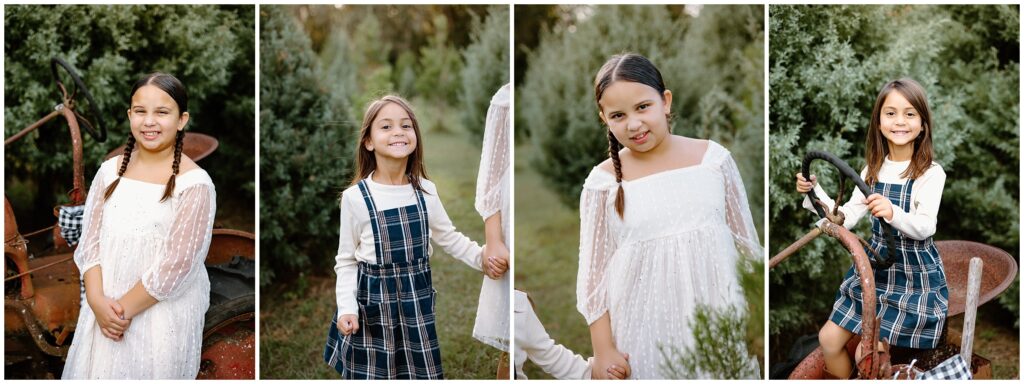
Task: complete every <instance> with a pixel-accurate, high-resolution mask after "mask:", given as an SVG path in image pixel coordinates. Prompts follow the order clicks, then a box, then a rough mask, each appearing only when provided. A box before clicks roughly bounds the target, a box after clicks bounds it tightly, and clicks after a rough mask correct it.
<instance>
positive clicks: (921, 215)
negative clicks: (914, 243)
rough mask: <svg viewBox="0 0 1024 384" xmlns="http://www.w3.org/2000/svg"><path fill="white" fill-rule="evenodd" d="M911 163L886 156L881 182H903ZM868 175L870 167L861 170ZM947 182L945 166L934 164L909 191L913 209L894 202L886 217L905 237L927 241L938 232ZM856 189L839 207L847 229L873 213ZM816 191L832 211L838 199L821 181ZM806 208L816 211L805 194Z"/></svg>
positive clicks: (862, 195)
mask: <svg viewBox="0 0 1024 384" xmlns="http://www.w3.org/2000/svg"><path fill="white" fill-rule="evenodd" d="M908 166H910V161H909V160H908V161H891V160H889V158H888V157H886V158H885V161H884V162H883V163H882V167H881V168H880V169H879V170H878V181H879V182H882V183H889V184H903V183H905V182H906V181H907V179H906V178H904V177H902V176H901V175H902V174H903V171H905V170H906V169H907V167H908ZM866 176H867V168H865V169H863V170H861V172H860V177H861V178H864V177H866ZM945 184H946V173H945V172H944V171H943V170H942V166H941V165H939V164H937V163H932V166H931V167H930V168H928V170H927V171H925V172H924V174H923V175H921V177H919V178H917V180H915V181H914V186H913V188H912V189H911V191H910V211H909V212H907V211H904V210H902V209H900V207H898V206H896V205H893V207H892V220H885V219H883V220H885V222H886V223H889V224H890V225H892V226H893V228H896V229H897V230H899V231H900V232H901V233H903V235H904V236H907V237H910V238H912V239H914V240H924V239H927V238H929V237H931V236H932V235H934V234H935V224H936V221H937V218H938V214H939V204H940V203H941V202H942V190H943V188H944V187H945ZM853 190H854V192H853V196H851V197H850V200H849V201H847V202H846V204H843V206H841V207H839V210H840V211H842V212H843V214H844V215H845V216H846V221H844V222H843V226H845V227H846V228H848V229H849V228H853V226H854V225H856V224H857V222H858V221H860V219H861V218H862V217H864V215H870V214H871V212H869V211H868V207H867V205H866V204H864V198H865V197H864V194H863V193H861V192H860V190H859V189H857V188H853ZM869 192H870V191H869ZM814 193H815V195H817V196H818V198H819V199H821V201H822V202H823V203H825V205H827V206H828V207H829V208H828V209H829V210H831V209H832V207H833V206H834V205H835V201H834V200H832V198H830V197H829V196H828V195H827V194H826V193H825V190H824V189H823V188H822V187H821V185H820V184H819V185H816V186H815V187H814ZM803 207H804V208H806V209H808V210H811V211H814V207H813V206H812V205H811V199H810V198H808V197H804V203H803Z"/></svg>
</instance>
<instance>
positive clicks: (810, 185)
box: [796, 172, 818, 193]
mask: <svg viewBox="0 0 1024 384" xmlns="http://www.w3.org/2000/svg"><path fill="white" fill-rule="evenodd" d="M816 184H818V177H817V176H814V175H811V181H807V179H805V178H804V175H803V173H802V172H797V173H796V191H797V192H800V193H807V192H810V191H811V190H812V189H814V186H815V185H816Z"/></svg>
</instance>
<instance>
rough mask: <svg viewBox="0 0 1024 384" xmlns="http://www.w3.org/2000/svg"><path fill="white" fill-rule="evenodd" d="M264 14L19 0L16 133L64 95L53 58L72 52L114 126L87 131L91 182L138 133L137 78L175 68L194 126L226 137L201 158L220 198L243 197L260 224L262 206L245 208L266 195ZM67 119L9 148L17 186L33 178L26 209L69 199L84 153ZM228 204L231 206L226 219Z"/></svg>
mask: <svg viewBox="0 0 1024 384" xmlns="http://www.w3.org/2000/svg"><path fill="white" fill-rule="evenodd" d="M254 14H255V7H253V6H235V5H185V6H182V5H146V6H142V5H88V6H85V5H11V6H7V7H5V8H4V30H5V34H6V38H5V45H4V97H5V104H4V127H5V128H4V134H5V136H7V137H9V136H11V135H13V134H14V133H15V132H17V131H19V130H21V129H22V128H24V127H26V126H28V125H29V124H31V123H33V122H35V121H36V120H38V119H40V118H42V117H43V116H44V115H46V114H47V113H49V112H50V111H52V110H53V107H54V105H56V104H57V103H59V102H60V99H59V96H58V93H57V88H56V86H55V85H54V84H53V80H52V78H51V74H50V58H51V57H59V58H63V59H64V60H65V61H67V62H68V63H69V64H71V65H72V66H73V67H74V68H75V69H76V70H77V71H78V73H79V74H80V75H81V76H82V79H83V81H84V82H85V84H86V86H87V87H88V88H89V91H90V92H91V93H92V95H93V97H95V99H96V103H97V105H98V107H99V114H100V115H101V117H102V119H103V122H104V124H105V126H106V128H107V131H108V136H109V137H108V139H107V141H106V142H105V143H97V142H96V141H95V140H93V139H92V137H90V136H88V135H85V140H84V142H83V143H84V149H85V153H84V155H85V170H86V179H87V180H86V183H89V182H90V181H91V178H92V174H93V173H95V171H96V170H97V169H98V168H99V165H100V163H101V162H102V159H103V156H104V155H105V154H106V153H107V152H109V151H111V150H113V149H114V148H116V147H117V146H119V145H121V144H123V143H124V141H125V139H126V137H127V135H128V132H129V128H128V123H127V114H126V112H125V111H126V110H127V109H128V103H129V100H128V98H129V94H128V93H129V92H130V91H131V87H132V84H134V82H135V80H137V79H138V78H139V77H141V76H142V75H144V74H146V73H149V72H153V71H163V72H168V73H171V74H174V75H175V76H177V77H178V78H179V79H181V81H182V82H183V83H184V84H185V85H186V87H187V88H188V91H189V100H190V101H189V113H190V115H191V117H192V118H191V121H190V123H189V130H190V131H193V132H201V133H205V134H208V135H211V136H214V137H216V138H218V139H219V141H220V147H219V149H218V150H217V152H215V153H214V154H213V155H212V156H211V157H210V158H207V159H206V160H203V161H200V162H199V165H200V166H203V167H205V168H206V169H207V170H208V171H209V173H210V175H211V176H212V177H213V180H214V183H215V184H216V185H217V191H218V192H219V193H218V206H221V207H225V206H237V207H243V208H241V210H242V211H245V212H244V213H242V216H245V217H243V218H241V221H248V222H249V223H252V222H253V221H254V220H255V218H254V215H253V212H252V211H251V210H248V209H245V208H244V207H251V206H252V204H253V203H254V201H255V185H254V180H255V158H254V153H253V146H254V145H255V137H254V135H253V133H254V132H255V122H254V115H253V111H254V109H255V103H254V99H255V93H254V84H255V81H254V58H255V53H254V48H253V45H254V44H253V41H254V38H255V37H254V28H255V27H254V19H253V18H254ZM81 100H84V98H81ZM83 112H84V111H83ZM66 127H67V124H66V123H65V122H64V120H63V119H57V120H55V121H52V122H50V123H48V124H46V125H44V126H43V127H41V128H40V129H39V130H37V131H36V132H35V133H32V134H30V135H28V136H26V137H25V138H23V139H22V140H20V141H19V142H17V143H15V144H12V145H10V146H8V147H7V148H6V154H5V157H4V168H5V179H6V180H7V181H8V185H18V186H19V188H25V190H23V191H18V192H16V193H15V196H25V197H29V196H31V197H30V198H31V199H32V201H24V200H22V201H14V202H13V204H14V206H15V207H17V208H18V209H19V211H18V216H19V217H26V216H28V217H27V219H29V220H32V216H35V217H37V218H38V217H46V216H48V215H49V214H50V213H49V212H50V211H51V209H52V207H53V205H55V204H58V203H64V202H67V198H66V197H65V192H67V189H70V185H71V178H72V177H71V163H72V160H71V140H70V138H69V136H68V133H67V128H66ZM83 134H84V133H83ZM219 164H231V168H232V170H234V169H241V170H245V171H243V172H229V171H227V169H222V168H219V167H218V165H219ZM26 207H30V208H26ZM226 212H227V211H225V210H223V209H222V210H220V211H219V212H218V213H219V215H218V220H220V219H221V218H222V216H223V214H224V213H226Z"/></svg>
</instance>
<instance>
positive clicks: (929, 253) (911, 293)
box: [830, 180, 949, 348]
mask: <svg viewBox="0 0 1024 384" xmlns="http://www.w3.org/2000/svg"><path fill="white" fill-rule="evenodd" d="M913 187H914V180H908V181H907V182H906V183H904V184H887V183H880V182H879V183H875V185H874V188H873V189H874V192H875V193H878V194H881V195H882V196H884V197H886V198H888V199H889V201H891V202H892V204H893V206H895V207H899V208H900V209H902V210H903V211H904V212H910V204H911V201H910V192H911V190H912V189H913ZM878 220H879V219H878V218H876V217H872V218H871V235H872V236H871V241H870V244H869V245H870V246H871V248H874V249H875V251H877V252H878V254H880V255H882V256H883V257H891V258H892V260H893V264H892V266H890V267H889V268H886V269H883V270H875V271H874V273H875V292H876V295H877V297H878V308H877V314H878V316H879V318H880V319H881V321H880V322H879V323H880V324H879V329H880V332H879V340H888V341H889V344H890V345H894V346H898V347H906V348H935V347H937V346H938V345H939V341H940V338H941V337H942V326H943V324H944V323H945V321H946V311H947V307H948V303H949V290H948V289H947V288H946V272H945V270H944V269H943V267H942V259H941V258H940V257H939V251H938V249H936V248H935V242H934V241H933V240H932V238H930V237H929V238H927V239H925V240H914V239H911V238H909V237H906V236H904V235H903V234H902V233H900V231H898V230H896V228H892V231H893V236H894V237H895V240H896V249H894V250H890V249H888V247H887V246H886V244H885V237H884V236H883V235H882V228H881V225H879V222H878ZM865 251H866V252H868V254H869V255H870V251H869V250H867V249H865ZM888 255H892V256H888ZM861 304H862V303H861V285H860V280H859V279H858V278H857V273H856V270H855V269H854V268H853V267H851V268H850V270H849V271H848V272H846V278H845V279H844V280H843V283H842V285H840V286H839V293H837V294H836V302H835V305H833V306H832V316H831V317H830V319H831V320H832V322H834V323H836V324H838V325H839V326H841V327H843V328H845V329H846V330H848V331H850V332H853V333H860V324H861V317H860V314H861Z"/></svg>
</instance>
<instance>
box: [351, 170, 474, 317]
mask: <svg viewBox="0 0 1024 384" xmlns="http://www.w3.org/2000/svg"><path fill="white" fill-rule="evenodd" d="M372 177H373V175H372V174H371V175H370V178H367V180H366V185H367V187H368V188H369V190H370V195H371V197H372V198H373V202H374V204H375V205H376V208H377V210H378V211H384V210H388V209H393V208H398V207H404V206H408V205H415V204H416V193H415V192H414V191H413V188H412V185H411V184H406V185H385V184H379V183H376V182H374V181H373V180H372ZM420 185H421V186H422V187H423V190H424V193H423V200H424V203H425V204H426V206H427V220H428V222H429V226H430V239H431V240H433V242H434V243H437V245H440V246H441V248H443V249H444V250H445V252H448V253H449V254H451V255H452V256H454V257H455V258H456V259H459V260H461V261H462V262H464V263H466V265H469V266H470V267H472V268H473V269H476V270H478V271H479V270H481V254H482V251H483V248H482V247H481V246H480V245H478V244H477V243H476V242H475V241H472V240H470V239H469V238H468V237H466V236H465V235H463V234H462V233H461V232H459V231H457V230H456V229H455V226H454V225H453V224H452V221H451V219H450V218H448V213H447V212H445V210H444V206H443V205H441V199H440V198H439V197H438V194H437V187H436V186H435V185H434V183H433V182H431V181H430V180H427V179H420ZM433 251H434V249H433V246H432V245H431V246H430V247H429V249H428V254H433ZM334 260H335V265H334V271H335V272H336V273H337V274H338V280H337V283H336V285H335V287H336V294H337V303H338V315H339V316H340V315H358V313H359V306H358V305H357V304H356V290H357V289H358V287H359V285H358V281H357V275H358V271H359V266H358V264H359V262H365V263H370V264H376V263H377V255H376V252H375V251H374V241H373V228H372V226H371V224H370V212H369V208H367V206H366V202H365V201H364V200H363V195H362V193H361V192H360V190H359V186H357V185H353V186H351V187H349V188H348V189H346V190H345V191H344V192H343V193H342V196H341V228H340V230H339V239H338V254H337V256H335V258H334Z"/></svg>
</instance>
